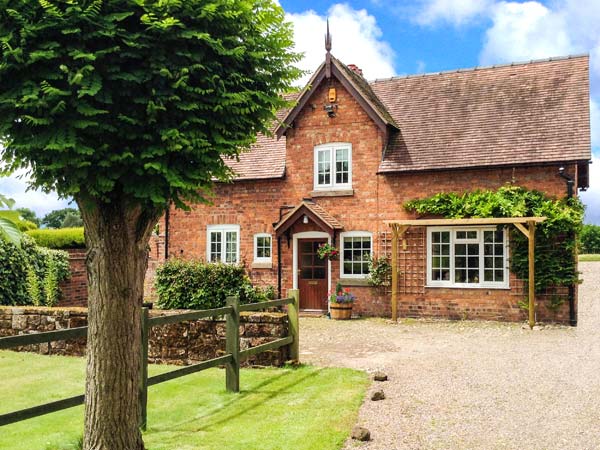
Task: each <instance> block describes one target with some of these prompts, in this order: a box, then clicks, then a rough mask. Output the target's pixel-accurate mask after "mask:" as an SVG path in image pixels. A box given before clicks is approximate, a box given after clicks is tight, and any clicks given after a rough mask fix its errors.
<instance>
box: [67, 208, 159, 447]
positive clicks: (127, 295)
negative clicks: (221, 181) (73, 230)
mask: <svg viewBox="0 0 600 450" xmlns="http://www.w3.org/2000/svg"><path fill="white" fill-rule="evenodd" d="M78 203H79V205H80V209H81V211H82V217H83V220H84V223H85V236H86V244H87V247H88V251H87V258H86V265H87V273H88V284H89V286H88V327H89V328H88V343H87V379H86V389H85V435H84V445H83V448H84V449H85V450H143V449H144V443H143V441H142V435H141V432H140V429H139V414H140V410H139V404H138V389H139V374H140V345H141V323H140V311H141V305H142V301H143V291H144V275H145V272H146V267H147V263H148V250H147V248H148V240H149V238H150V234H151V231H152V227H153V226H154V224H155V223H156V221H157V220H158V217H159V213H158V212H157V211H155V210H153V211H147V210H146V211H145V210H143V209H142V208H141V207H140V206H133V207H131V206H129V207H127V206H126V205H124V204H123V203H121V204H115V203H111V204H101V203H96V204H90V202H85V201H81V200H80V199H78Z"/></svg>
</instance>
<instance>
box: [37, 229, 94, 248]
mask: <svg viewBox="0 0 600 450" xmlns="http://www.w3.org/2000/svg"><path fill="white" fill-rule="evenodd" d="M27 234H28V235H29V236H31V237H32V238H33V239H34V240H35V242H36V243H37V245H40V246H42V247H47V248H54V249H66V248H85V238H84V236H83V227H80V228H59V229H56V230H55V229H41V230H31V231H28V232H27Z"/></svg>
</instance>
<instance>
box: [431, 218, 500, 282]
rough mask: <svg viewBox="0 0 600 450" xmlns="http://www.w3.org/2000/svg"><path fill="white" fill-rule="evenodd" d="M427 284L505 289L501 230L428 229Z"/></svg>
mask: <svg viewBox="0 0 600 450" xmlns="http://www.w3.org/2000/svg"><path fill="white" fill-rule="evenodd" d="M427 242H428V247H427V284H428V285H429V286H440V287H441V286H445V287H483V288H485V287H490V288H493V287H497V288H507V287H508V250H507V249H508V244H507V239H506V232H505V230H504V229H501V230H498V229H496V228H465V229H453V228H439V227H435V228H428V230H427Z"/></svg>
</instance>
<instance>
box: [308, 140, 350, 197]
mask: <svg viewBox="0 0 600 450" xmlns="http://www.w3.org/2000/svg"><path fill="white" fill-rule="evenodd" d="M314 157H315V159H314V160H315V168H314V172H315V173H314V186H315V189H350V188H352V146H351V145H350V144H344V143H338V144H323V145H318V146H316V147H315V155H314Z"/></svg>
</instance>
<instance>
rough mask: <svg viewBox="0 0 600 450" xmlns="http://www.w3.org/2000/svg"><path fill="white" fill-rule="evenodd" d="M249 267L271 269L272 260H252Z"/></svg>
mask: <svg viewBox="0 0 600 450" xmlns="http://www.w3.org/2000/svg"><path fill="white" fill-rule="evenodd" d="M250 268H251V269H272V268H273V263H272V262H256V261H255V262H253V263H252V265H251V266H250Z"/></svg>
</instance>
